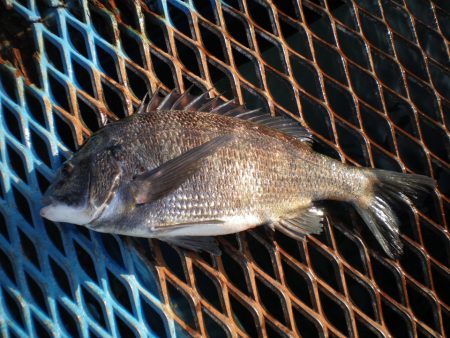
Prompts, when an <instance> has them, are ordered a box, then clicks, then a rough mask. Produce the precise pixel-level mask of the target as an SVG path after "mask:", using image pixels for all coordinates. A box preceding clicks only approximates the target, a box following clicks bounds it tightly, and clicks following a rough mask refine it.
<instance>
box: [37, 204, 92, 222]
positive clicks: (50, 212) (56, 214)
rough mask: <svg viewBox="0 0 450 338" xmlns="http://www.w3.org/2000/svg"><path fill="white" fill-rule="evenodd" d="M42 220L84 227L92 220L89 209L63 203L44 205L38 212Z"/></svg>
mask: <svg viewBox="0 0 450 338" xmlns="http://www.w3.org/2000/svg"><path fill="white" fill-rule="evenodd" d="M39 213H40V215H41V217H43V218H46V219H48V220H49V221H53V222H65V223H72V224H76V225H85V224H87V223H89V222H90V221H91V220H92V219H93V215H92V213H91V212H90V210H89V208H87V207H85V206H81V207H76V206H69V205H67V204H64V203H59V202H52V203H50V204H47V205H44V206H43V207H42V208H41V210H40V212H39Z"/></svg>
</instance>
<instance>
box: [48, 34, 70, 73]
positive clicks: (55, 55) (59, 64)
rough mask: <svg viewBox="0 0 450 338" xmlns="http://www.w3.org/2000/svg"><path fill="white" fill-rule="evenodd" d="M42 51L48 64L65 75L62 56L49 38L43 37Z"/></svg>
mask: <svg viewBox="0 0 450 338" xmlns="http://www.w3.org/2000/svg"><path fill="white" fill-rule="evenodd" d="M43 40H44V49H45V55H46V56H47V58H48V59H49V60H50V63H51V64H53V66H54V67H55V68H56V69H57V70H59V71H60V72H61V73H65V67H64V64H65V62H64V61H63V56H62V55H61V51H60V49H59V47H58V46H56V45H55V44H54V42H53V41H52V40H51V39H50V37H45V36H44V39H43Z"/></svg>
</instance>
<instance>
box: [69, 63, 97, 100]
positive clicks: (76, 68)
mask: <svg viewBox="0 0 450 338" xmlns="http://www.w3.org/2000/svg"><path fill="white" fill-rule="evenodd" d="M72 66H73V73H74V75H75V78H76V81H77V84H78V86H79V87H80V88H81V89H82V90H84V91H85V92H86V93H88V94H89V95H90V96H91V97H95V92H94V87H93V83H92V78H91V75H90V74H89V71H88V70H87V69H86V68H85V67H84V66H82V65H81V64H80V63H78V61H77V60H76V59H75V58H72Z"/></svg>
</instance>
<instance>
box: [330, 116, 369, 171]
mask: <svg viewBox="0 0 450 338" xmlns="http://www.w3.org/2000/svg"><path fill="white" fill-rule="evenodd" d="M336 131H337V135H338V137H339V145H340V147H341V149H342V150H343V151H344V152H345V153H346V154H347V155H348V156H349V157H351V158H352V159H353V160H354V161H356V162H358V163H359V164H361V165H363V166H368V165H369V164H370V162H369V155H368V153H367V145H366V142H365V140H364V138H363V137H362V136H361V134H360V133H359V132H357V131H356V130H354V129H352V128H350V127H347V126H346V125H345V124H344V123H342V122H340V121H336Z"/></svg>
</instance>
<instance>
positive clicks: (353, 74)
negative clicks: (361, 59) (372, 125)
mask: <svg viewBox="0 0 450 338" xmlns="http://www.w3.org/2000/svg"><path fill="white" fill-rule="evenodd" d="M348 70H349V74H350V81H351V83H352V88H353V89H354V90H355V92H356V95H358V97H359V98H361V99H363V100H364V101H365V102H367V103H368V104H370V105H372V106H373V107H375V108H376V109H378V110H382V109H383V106H382V104H381V98H380V92H379V90H378V85H377V82H376V81H375V79H374V78H373V77H372V76H371V75H370V74H368V73H366V72H365V71H363V70H361V69H359V68H358V67H355V66H353V65H352V64H349V65H348Z"/></svg>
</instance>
